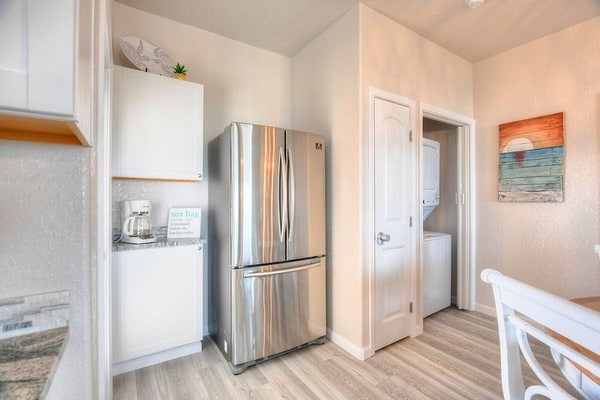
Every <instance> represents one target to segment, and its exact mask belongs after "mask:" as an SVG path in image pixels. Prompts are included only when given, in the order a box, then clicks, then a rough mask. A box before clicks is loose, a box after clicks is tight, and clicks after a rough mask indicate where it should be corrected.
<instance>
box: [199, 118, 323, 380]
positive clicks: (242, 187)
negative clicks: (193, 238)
mask: <svg viewBox="0 0 600 400" xmlns="http://www.w3.org/2000/svg"><path fill="white" fill-rule="evenodd" d="M208 157H209V182H210V184H209V185H210V187H209V209H208V221H209V242H208V248H209V266H210V272H209V284H208V286H209V292H210V293H211V294H210V299H211V301H210V302H209V305H208V307H209V312H208V314H209V316H210V317H209V329H210V331H211V335H212V337H213V340H214V341H215V342H216V343H217V345H218V347H219V348H220V349H221V352H222V353H223V355H224V356H225V358H226V359H227V361H229V362H230V365H231V367H232V371H233V372H234V373H239V372H241V371H243V370H244V368H246V367H247V366H248V365H252V364H254V363H256V362H259V361H261V360H264V359H266V358H269V357H271V356H274V355H277V354H280V353H283V352H286V351H289V350H292V349H295V348H297V347H300V346H303V345H306V344H310V343H316V342H322V340H323V338H324V336H325V333H326V331H325V330H326V328H325V146H324V139H323V136H321V135H317V134H311V133H305V132H298V131H293V130H289V129H281V128H274V127H267V126H260V125H252V124H246V123H240V122H234V123H232V124H231V125H229V126H228V127H227V128H226V129H225V131H224V132H223V133H222V134H221V135H219V136H218V137H217V138H215V139H214V140H212V141H211V142H210V144H209V150H208Z"/></svg>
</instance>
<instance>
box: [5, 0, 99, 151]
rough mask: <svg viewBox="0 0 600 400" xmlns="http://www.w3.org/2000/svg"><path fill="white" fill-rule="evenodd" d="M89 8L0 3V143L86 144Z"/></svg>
mask: <svg viewBox="0 0 600 400" xmlns="http://www.w3.org/2000/svg"><path fill="white" fill-rule="evenodd" d="M92 7H93V1H89V0H88V1H82V2H79V1H78V0H52V1H48V0H2V1H1V2H0V49H2V51H1V52H0V114H1V116H0V138H4V139H17V140H34V141H35V140H36V135H37V138H38V139H39V137H42V136H44V135H46V136H48V135H54V136H61V135H62V136H65V137H63V138H60V137H58V138H55V139H56V140H43V138H42V139H40V141H50V142H52V141H55V142H59V143H68V144H83V145H90V143H91V137H90V135H91V129H90V120H91V118H90V113H91V104H92V100H91V85H92V67H91V66H92V49H93V43H92V29H93V26H94V24H93V20H92ZM32 118H35V119H38V120H39V119H41V120H43V121H48V122H47V123H44V122H42V123H40V121H35V120H34V121H31V119H32ZM30 122H31V123H30ZM19 131H21V132H19ZM20 135H23V137H20ZM69 137H70V138H69Z"/></svg>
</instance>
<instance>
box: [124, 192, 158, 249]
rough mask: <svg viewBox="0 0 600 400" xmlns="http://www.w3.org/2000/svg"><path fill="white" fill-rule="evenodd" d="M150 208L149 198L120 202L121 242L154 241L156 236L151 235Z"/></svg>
mask: <svg viewBox="0 0 600 400" xmlns="http://www.w3.org/2000/svg"><path fill="white" fill-rule="evenodd" d="M151 210H152V206H151V204H150V201H149V200H123V201H122V202H121V220H122V228H121V242H123V243H134V244H141V243H153V242H156V238H155V237H154V235H152V220H151V219H150V211H151Z"/></svg>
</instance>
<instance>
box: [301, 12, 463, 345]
mask: <svg viewBox="0 0 600 400" xmlns="http://www.w3.org/2000/svg"><path fill="white" fill-rule="evenodd" d="M292 82H293V86H292V98H293V100H292V104H293V123H294V127H295V128H298V129H304V130H309V131H317V132H323V133H324V134H325V135H326V136H327V151H328V153H327V154H328V163H327V196H328V203H327V205H328V209H327V212H328V229H329V231H328V243H327V246H328V247H327V251H328V253H329V259H328V263H329V264H328V268H329V275H328V307H329V309H328V327H329V329H330V330H331V331H332V338H333V339H334V341H336V340H337V341H338V343H339V344H342V345H344V347H345V348H346V349H347V350H350V351H351V352H353V354H355V355H356V354H359V353H360V351H364V350H365V349H368V347H369V345H370V338H369V310H368V304H369V282H368V262H369V261H368V257H366V254H367V253H368V248H367V247H365V246H370V245H371V244H372V242H373V241H372V238H366V237H364V236H363V235H364V233H363V232H365V231H366V229H365V228H366V226H365V221H367V220H368V219H367V218H366V214H365V212H368V209H367V208H365V205H366V204H368V202H369V200H370V199H369V198H368V196H370V195H371V194H370V193H369V191H368V190H367V189H366V188H367V187H368V185H367V182H368V177H367V171H366V168H367V165H368V163H369V158H370V155H369V154H368V151H367V150H368V132H369V131H368V123H369V121H368V115H369V110H368V104H369V102H368V89H369V86H374V87H376V88H378V89H383V90H386V91H388V92H392V93H396V94H398V95H400V96H403V97H408V98H412V99H414V100H419V101H424V102H427V103H428V104H432V105H435V106H437V107H440V108H444V109H447V110H450V111H453V112H456V113H460V114H464V115H467V116H471V115H472V114H473V111H472V104H473V96H472V65H471V64H470V63H468V62H467V61H465V60H463V59H461V58H460V57H458V56H456V55H454V54H452V53H450V52H448V51H447V50H445V49H443V48H441V47H439V46H437V45H435V44H434V43H432V42H430V41H428V40H427V39H424V38H423V37H421V36H419V35H417V34H416V33H414V32H412V31H410V30H408V29H406V28H404V27H402V26H400V25H398V24H397V23H395V22H393V21H392V20H390V19H389V18H387V17H384V16H383V15H381V14H379V13H377V12H375V11H373V10H371V9H370V8H368V7H366V6H364V5H362V4H360V5H358V6H356V7H355V8H354V9H352V10H351V11H349V12H348V13H347V14H346V15H345V16H343V17H342V18H341V19H340V20H338V21H337V22H336V23H334V24H333V25H332V26H331V27H329V28H328V29H327V30H326V31H324V32H323V33H322V34H320V35H319V36H318V37H317V38H315V39H314V40H313V41H311V42H310V43H309V44H308V45H307V46H306V47H305V48H304V49H302V50H301V51H299V52H298V53H297V54H296V55H294V57H293V58H292Z"/></svg>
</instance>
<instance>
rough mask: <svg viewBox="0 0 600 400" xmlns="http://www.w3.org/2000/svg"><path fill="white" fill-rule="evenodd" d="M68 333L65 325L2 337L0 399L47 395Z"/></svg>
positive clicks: (42, 396)
mask: <svg viewBox="0 0 600 400" xmlns="http://www.w3.org/2000/svg"><path fill="white" fill-rule="evenodd" d="M68 336H69V328H68V327H66V326H64V327H62V328H55V329H49V330H46V331H41V332H36V333H30V334H28V335H22V336H16V337H12V338H9V339H3V340H0V399H1V400H9V399H10V400H29V399H42V398H44V396H45V395H46V392H47V390H48V388H49V387H50V382H51V381H52V377H53V376H54V372H56V369H57V367H58V362H59V360H60V357H61V355H62V352H63V349H64V348H65V344H66V342H67V338H68Z"/></svg>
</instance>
